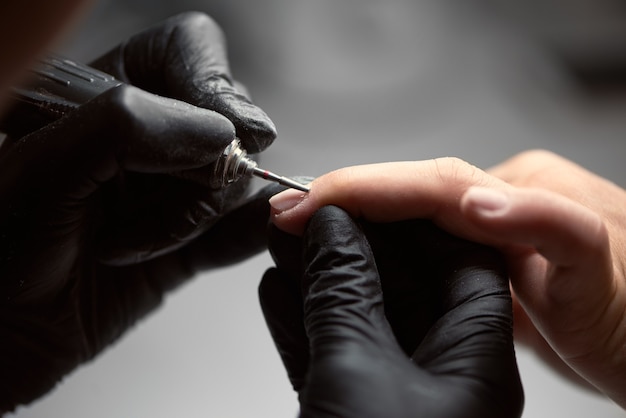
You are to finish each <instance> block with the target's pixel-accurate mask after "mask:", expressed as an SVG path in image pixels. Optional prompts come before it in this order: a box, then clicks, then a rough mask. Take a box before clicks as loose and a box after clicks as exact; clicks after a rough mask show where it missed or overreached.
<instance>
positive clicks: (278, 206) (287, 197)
mask: <svg viewBox="0 0 626 418" xmlns="http://www.w3.org/2000/svg"><path fill="white" fill-rule="evenodd" d="M306 195H307V193H305V192H302V191H300V190H295V189H287V190H285V191H282V192H280V193H278V194H275V195H274V196H272V197H271V198H270V200H269V202H270V206H271V207H272V209H274V211H275V212H277V213H280V212H285V211H288V210H289V209H293V208H295V207H296V206H298V204H299V203H300V202H302V201H303V200H304V198H305V197H306Z"/></svg>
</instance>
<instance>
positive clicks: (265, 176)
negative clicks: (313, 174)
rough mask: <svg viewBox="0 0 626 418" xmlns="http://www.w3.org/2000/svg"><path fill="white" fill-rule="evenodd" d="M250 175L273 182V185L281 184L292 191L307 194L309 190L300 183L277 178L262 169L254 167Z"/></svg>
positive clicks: (286, 178)
mask: <svg viewBox="0 0 626 418" xmlns="http://www.w3.org/2000/svg"><path fill="white" fill-rule="evenodd" d="M252 174H254V175H255V176H257V177H260V178H262V179H264V180H267V181H273V182H275V183H278V184H282V185H283V186H287V187H290V188H292V189H296V190H300V191H302V192H306V193H308V192H309V191H310V190H311V189H310V188H309V187H308V186H306V185H304V184H302V183H299V182H297V181H295V180H292V179H290V178H288V177H284V176H279V175H278V174H275V173H272V172H271V171H268V170H263V169H262V168H258V167H255V168H254V170H253V172H252Z"/></svg>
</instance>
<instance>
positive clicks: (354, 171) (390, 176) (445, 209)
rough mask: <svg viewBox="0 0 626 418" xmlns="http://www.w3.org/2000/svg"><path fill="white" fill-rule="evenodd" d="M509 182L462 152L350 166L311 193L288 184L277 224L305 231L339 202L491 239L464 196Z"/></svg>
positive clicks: (352, 209) (375, 215)
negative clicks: (463, 207) (470, 215)
mask: <svg viewBox="0 0 626 418" xmlns="http://www.w3.org/2000/svg"><path fill="white" fill-rule="evenodd" d="M477 185H480V186H484V187H494V188H499V189H504V188H508V187H510V186H508V185H507V184H506V183H504V182H503V181H501V180H499V179H497V178H495V177H493V176H490V175H489V174H487V173H485V172H484V171H482V170H480V169H479V168H477V167H475V166H473V165H471V164H469V163H467V162H465V161H463V160H460V159H458V158H438V159H432V160H425V161H404V162H392V163H380V164H370V165H361V166H353V167H346V168H342V169H339V170H336V171H333V172H331V173H328V174H326V175H323V176H321V177H319V178H317V179H315V180H314V181H313V182H312V184H311V191H310V192H309V193H302V192H298V191H295V190H288V191H285V192H283V193H281V194H278V195H276V196H274V197H272V199H270V204H271V205H272V208H273V216H272V218H273V222H274V224H275V225H276V226H277V227H279V228H280V229H283V230H284V231H286V232H290V233H292V234H296V235H300V234H302V231H303V230H304V226H305V224H306V221H307V220H308V219H309V218H310V217H311V215H312V214H313V213H314V212H315V211H316V210H317V209H318V208H320V207H322V206H326V205H337V206H339V207H341V208H343V209H344V210H346V211H347V212H348V213H350V214H351V215H352V216H354V217H357V218H362V219H365V220H368V221H372V222H394V221H400V220H406V219H415V218H428V219H431V220H433V221H434V222H435V223H437V224H438V225H439V226H441V227H443V228H444V229H446V230H447V231H448V232H451V233H453V234H456V235H459V236H462V237H465V238H472V239H473V240H479V241H483V242H485V240H488V237H487V236H485V235H483V234H482V233H481V231H480V230H479V229H477V228H476V227H474V226H473V225H471V224H470V223H468V222H466V221H464V219H463V217H462V215H461V211H460V200H461V197H462V196H463V194H464V193H465V191H466V190H467V189H468V188H469V187H471V186H477Z"/></svg>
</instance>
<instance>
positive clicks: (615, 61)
mask: <svg viewBox="0 0 626 418" xmlns="http://www.w3.org/2000/svg"><path fill="white" fill-rule="evenodd" d="M185 10H201V11H205V12H207V13H209V14H210V15H211V16H213V17H214V18H215V19H216V20H217V21H218V22H219V24H220V25H221V26H222V27H223V29H224V31H225V33H226V36H227V39H228V41H229V47H230V58H231V62H232V69H233V73H234V75H235V77H236V78H238V79H239V80H240V81H242V82H243V83H245V84H246V85H247V86H248V87H249V89H250V91H251V93H252V96H253V98H254V99H255V101H256V102H257V103H258V104H259V105H261V106H262V107H263V108H264V109H265V110H266V111H267V112H268V114H269V115H270V116H271V117H272V118H273V120H274V121H275V122H276V125H277V127H278V130H279V138H278V140H277V142H276V143H275V145H273V146H272V148H270V149H269V150H268V151H267V152H266V153H265V154H264V155H263V156H262V161H263V166H264V167H267V168H269V169H272V170H275V171H278V172H280V173H283V174H286V175H300V174H304V175H311V176H315V175H319V174H322V173H324V172H327V171H329V170H332V169H335V168H339V167H342V166H346V165H353V164H363V163H370V162H381V161H393V160H407V159H411V160H417V159H427V158H433V157H440V156H458V157H461V158H463V159H466V160H468V161H470V162H472V163H474V164H475V165H478V166H480V167H485V168H486V167H488V166H490V165H492V164H495V163H497V162H499V161H501V160H503V159H505V158H507V157H509V156H512V155H513V154H515V153H517V152H519V151H522V150H526V149H531V148H545V149H550V150H552V151H555V152H557V153H559V154H562V155H564V156H566V157H568V158H570V159H573V160H574V161H577V162H579V163H581V164H582V165H584V166H586V167H588V168H590V169H591V170H593V171H595V172H597V173H599V174H601V175H603V176H605V177H608V178H610V179H612V180H613V181H615V182H616V183H618V184H619V185H621V186H622V187H624V186H625V185H626V172H625V170H624V169H623V161H622V159H623V156H624V155H625V152H624V151H626V144H625V141H624V138H625V135H626V89H625V88H624V87H625V86H626V82H625V81H626V71H625V70H626V59H625V55H626V36H625V35H626V3H624V2H623V1H621V0H567V1H565V0H465V1H451V0H255V1H253V0H248V1H245V0H224V1H219V0H208V1H201V0H177V1H176V2H164V1H162V2H159V1H156V0H114V1H113V0H112V1H104V0H102V1H100V2H96V4H95V6H94V7H93V8H92V9H91V10H90V12H89V13H88V15H87V16H86V18H85V19H84V20H83V21H82V23H80V24H79V25H78V27H77V28H76V29H75V31H74V32H73V33H72V34H71V35H70V36H69V37H68V39H67V40H66V42H65V43H64V44H62V45H60V47H59V49H60V50H61V51H63V52H65V53H66V54H67V55H69V56H70V57H71V58H74V59H77V60H84V61H89V60H91V59H92V58H95V57H96V56H98V55H99V54H101V53H103V52H105V51H106V50H108V49H109V48H111V47H113V46H114V45H115V44H117V43H118V42H120V41H122V40H124V39H125V38H127V37H128V36H130V35H131V34H133V33H136V32H138V31H140V30H141V29H143V28H144V27H146V26H149V25H152V24H154V23H157V22H158V21H160V20H162V19H164V18H166V17H168V16H170V15H173V14H175V13H178V12H180V11H185ZM270 265H271V260H270V258H269V256H268V255H267V254H262V255H259V256H257V257H255V258H254V259H251V260H249V261H247V262H245V263H243V264H241V265H238V266H236V267H232V268H228V269H223V270H219V271H213V272H208V273H205V274H201V275H199V276H198V277H197V278H196V279H195V280H192V281H191V282H189V283H188V284H186V285H185V286H183V287H182V288H181V289H179V290H177V291H176V292H175V293H173V294H172V295H170V296H169V298H168V299H167V300H166V301H165V303H164V305H163V307H162V308H161V309H160V310H158V311H157V312H156V313H155V314H153V315H152V316H150V317H149V318H147V319H146V320H144V321H143V322H141V323H140V324H139V325H138V326H136V327H135V328H134V329H132V330H131V331H130V332H129V333H128V334H127V335H126V336H125V337H124V338H123V339H122V340H121V341H120V342H119V343H118V344H116V345H115V346H114V347H112V348H111V349H109V350H108V351H106V352H105V353H103V354H102V355H101V356H100V357H99V358H97V359H96V360H95V361H94V362H92V363H91V364H88V365H86V366H84V367H82V368H81V369H79V370H77V371H76V372H75V373H73V374H72V375H71V376H69V377H68V378H67V379H66V380H65V381H64V382H63V383H62V384H60V385H59V386H58V388H57V389H56V390H54V391H53V392H52V393H50V394H49V395H48V396H46V397H45V398H44V399H42V400H40V401H39V402H37V403H35V404H33V405H32V406H30V407H28V408H22V409H20V410H19V411H18V412H17V413H16V414H14V416H15V417H18V418H27V417H65V418H73V417H76V418H79V417H80V418H84V417H90V418H96V417H107V418H108V417H153V418H159V417H168V418H169V417H172V416H176V417H186V418H192V417H207V416H214V417H250V416H254V417H294V416H295V415H296V413H297V402H296V396H295V394H294V393H293V392H292V391H291V388H290V386H289V384H288V381H287V377H286V374H285V372H284V370H283V367H282V364H281V363H280V360H279V357H278V354H277V353H276V352H275V349H274V347H273V343H272V341H271V339H270V336H269V333H268V332H267V330H266V328H265V324H264V321H263V319H262V315H261V311H260V308H259V306H258V301H257V296H256V289H257V284H258V282H259V279H260V277H261V275H262V274H263V272H264V270H265V269H266V268H267V267H269V266H270ZM518 352H519V361H520V368H521V373H522V378H523V381H524V384H525V390H526V409H525V412H524V417H528V418H535V417H537V418H538V417H570V418H575V417H580V418H588V417H590V416H594V417H607V418H610V417H621V416H625V414H624V412H623V411H621V410H620V409H619V408H617V407H616V406H614V405H613V404H612V403H611V402H609V401H607V400H605V399H603V398H601V397H598V396H596V395H592V394H588V393H586V392H582V391H580V390H578V389H576V388H574V387H572V386H570V385H569V384H568V383H567V382H564V381H562V380H560V379H559V378H558V377H556V376H555V375H553V374H552V373H551V372H550V371H548V370H546V369H545V368H544V366H543V365H542V364H541V363H539V362H538V361H537V360H536V358H535V357H534V356H533V354H532V353H529V352H527V351H526V350H524V349H523V348H518Z"/></svg>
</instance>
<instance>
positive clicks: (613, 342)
mask: <svg viewBox="0 0 626 418" xmlns="http://www.w3.org/2000/svg"><path fill="white" fill-rule="evenodd" d="M484 193H485V191H484V190H482V189H470V190H469V191H468V193H467V194H466V195H465V196H464V198H463V200H462V202H461V207H462V210H463V213H464V215H465V217H466V218H467V219H468V220H470V221H471V222H474V223H475V224H476V225H477V226H479V227H480V228H482V229H483V231H484V233H485V234H491V235H492V236H493V237H494V239H498V238H497V237H506V241H507V242H508V243H515V244H516V245H518V246H520V247H526V248H532V249H535V250H536V251H537V252H538V253H539V254H540V255H541V256H543V257H544V258H545V259H546V260H547V261H548V262H549V263H550V266H549V268H547V269H546V270H545V271H544V272H540V273H538V274H537V273H536V274H532V273H529V272H528V271H525V270H524V268H518V269H514V270H513V272H514V273H513V274H512V276H511V280H512V284H513V288H514V290H515V292H516V295H517V297H518V298H519V301H520V303H521V304H522V306H523V307H524V309H525V310H526V312H527V313H528V315H529V316H530V317H531V319H532V320H533V323H534V324H535V325H536V326H537V328H538V329H539V330H540V331H541V332H542V334H543V335H544V336H545V337H546V338H547V339H548V341H549V342H550V344H551V345H552V347H554V349H555V350H556V351H557V352H558V353H559V355H560V357H561V358H562V359H563V360H564V361H565V362H566V363H567V364H569V365H570V367H572V368H574V369H575V370H577V371H578V372H579V373H581V374H583V376H584V377H585V378H586V379H588V380H589V381H591V382H592V383H594V384H595V385H597V386H598V387H600V388H601V389H602V390H604V391H605V392H606V393H607V394H609V396H611V397H612V398H613V399H614V400H616V401H618V402H623V400H624V398H623V397H624V394H623V393H622V390H621V389H619V388H621V387H623V384H624V381H625V379H624V376H626V366H625V365H624V364H621V363H620V362H619V361H618V360H617V359H619V358H621V357H622V355H621V354H620V353H621V352H622V350H623V341H625V340H626V324H625V323H624V315H623V313H624V312H626V296H625V295H626V289H625V286H626V284H625V283H623V281H618V280H615V278H614V274H613V272H614V263H613V260H612V257H611V250H610V240H609V235H608V232H607V229H606V226H605V224H604V223H603V221H602V220H601V219H600V217H599V216H598V215H597V214H596V213H595V212H593V211H591V210H589V209H587V208H586V207H584V206H582V205H579V204H577V203H575V202H573V201H571V200H569V199H567V198H565V197H563V196H560V195H557V194H555V193H552V192H549V191H546V190H538V189H514V190H509V191H507V192H506V194H505V200H504V202H505V204H504V205H503V206H502V207H498V208H497V209H495V210H493V209H490V210H485V209H484V207H483V206H482V205H481V204H480V200H481V198H484ZM500 239H502V238H500ZM531 256H532V255H531ZM513 257H516V258H518V260H516V261H514V262H515V263H517V264H518V265H520V264H521V263H520V261H519V252H518V253H517V254H514V255H513ZM529 265H531V264H530V263H529ZM542 277H545V279H542Z"/></svg>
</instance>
